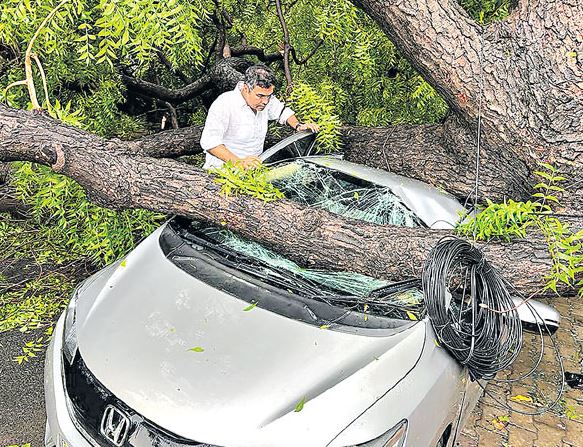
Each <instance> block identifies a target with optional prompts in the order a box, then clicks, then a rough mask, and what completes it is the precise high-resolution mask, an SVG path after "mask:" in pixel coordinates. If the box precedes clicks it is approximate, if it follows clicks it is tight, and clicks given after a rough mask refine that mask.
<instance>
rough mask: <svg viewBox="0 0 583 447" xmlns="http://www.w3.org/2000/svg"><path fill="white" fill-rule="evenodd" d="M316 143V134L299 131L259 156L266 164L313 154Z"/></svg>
mask: <svg viewBox="0 0 583 447" xmlns="http://www.w3.org/2000/svg"><path fill="white" fill-rule="evenodd" d="M315 143H316V134H315V133H313V132H310V131H304V132H297V133H295V134H293V135H291V136H289V137H287V138H285V139H283V140H281V141H280V142H279V143H277V144H275V145H273V146H271V147H270V148H269V149H267V150H266V151H265V152H263V153H262V154H261V155H260V156H259V158H260V159H261V161H262V162H263V163H264V164H267V165H269V164H272V163H275V162H277V161H280V160H287V159H291V158H297V157H305V156H307V155H311V153H312V151H313V150H314V145H315Z"/></svg>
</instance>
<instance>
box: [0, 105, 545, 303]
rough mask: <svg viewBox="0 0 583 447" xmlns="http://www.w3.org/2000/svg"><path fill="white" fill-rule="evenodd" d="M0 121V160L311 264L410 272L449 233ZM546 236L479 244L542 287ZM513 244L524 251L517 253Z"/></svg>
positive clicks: (522, 280) (512, 272)
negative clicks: (277, 195) (281, 196)
mask: <svg viewBox="0 0 583 447" xmlns="http://www.w3.org/2000/svg"><path fill="white" fill-rule="evenodd" d="M0 123H1V125H0V160H23V161H32V162H36V163H42V164H45V165H48V166H51V167H52V168H53V169H54V170H55V171H57V172H60V173H62V174H64V175H66V176H69V177H71V178H73V179H74V180H76V181H77V182H78V183H79V184H80V185H81V186H82V187H83V188H85V190H86V191H87V194H88V196H89V197H90V199H91V200H92V201H94V202H96V203H98V204H100V205H103V206H108V207H110V208H115V209H126V208H144V209H149V210H155V211H158V212H163V213H168V214H178V215H184V216H188V217H192V218H196V219H202V220H206V221H210V222H214V223H216V224H218V225H221V224H224V223H225V222H226V224H227V226H228V227H229V228H231V229H233V230H235V231H237V232H239V233H240V234H242V235H244V236H246V237H249V238H251V239H254V240H261V241H263V242H264V243H265V244H267V245H268V246H271V247H274V248H275V249H277V250H278V251H279V252H281V253H282V254H284V255H286V256H289V257H290V258H291V259H293V260H296V261H299V262H301V263H302V264H306V263H307V264H309V265H310V266H314V267H317V268H329V269H333V270H349V271H355V272H358V273H362V274H367V275H371V276H374V277H379V278H387V279H392V280H396V279H404V278H407V277H418V276H419V274H420V272H421V268H422V265H423V263H424V260H425V258H426V256H427V254H428V252H429V250H430V249H431V248H432V247H433V246H434V245H435V244H436V243H437V242H438V241H439V240H440V239H441V238H442V237H443V236H444V235H445V234H447V232H443V231H437V230H427V229H422V228H404V227H395V226H388V225H387V226H380V225H373V224H368V223H364V222H357V221H354V220H350V219H345V218H341V217H339V216H336V215H334V214H331V213H329V212H327V211H324V210H321V209H312V208H306V207H304V206H301V205H298V204H296V203H293V202H289V201H286V200H282V201H278V202H275V203H263V202H261V201H260V200H256V199H252V198H249V197H241V196H225V195H221V194H219V186H218V185H217V184H216V183H215V182H214V181H213V179H212V177H211V176H209V175H208V174H206V173H205V172H203V171H201V170H199V169H196V168H194V167H192V166H189V165H185V164H183V163H178V162H175V161H172V160H156V159H153V158H146V157H140V156H128V155H127V153H128V143H126V142H123V141H120V140H105V139H103V138H99V137H96V136H95V135H91V134H88V133H86V132H83V131H81V130H78V129H73V128H70V127H66V126H63V125H61V124H59V123H58V122H56V121H55V120H52V119H51V118H48V117H44V116H35V115H33V114H31V113H28V112H23V111H16V110H14V109H10V108H7V107H5V106H3V105H0ZM266 222H269V225H266V224H265V223H266ZM282 234H285V235H286V237H285V238H282V237H281V235H282ZM544 244H545V242H544V240H542V239H540V238H536V237H534V238H532V239H531V240H529V241H518V242H516V243H514V244H509V245H503V244H491V245H488V246H484V245H480V246H481V247H482V248H483V249H484V251H485V253H486V255H487V256H488V258H489V259H490V260H491V261H492V262H493V264H494V265H495V266H497V268H498V269H499V270H500V271H501V272H503V273H504V276H505V277H506V278H507V279H508V280H509V281H511V283H513V284H514V285H515V286H516V287H517V288H518V290H521V291H523V292H525V293H528V292H532V291H534V290H539V289H540V286H541V279H542V277H543V276H544V274H545V273H546V272H547V271H548V268H549V258H548V256H545V250H544ZM517 253H519V254H520V256H521V257H522V258H519V259H517ZM520 259H524V260H525V261H524V262H521V261H520ZM526 271H528V274H526V273H525V272H526Z"/></svg>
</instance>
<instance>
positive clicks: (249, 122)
mask: <svg viewBox="0 0 583 447" xmlns="http://www.w3.org/2000/svg"><path fill="white" fill-rule="evenodd" d="M242 87H243V82H239V83H238V84H237V86H236V87H235V89H234V90H232V91H230V92H225V93H223V94H221V95H220V96H219V97H218V98H217V99H216V100H215V102H213V103H212V105H211V106H210V108H209V113H208V115H207V117H206V122H205V124H204V130H203V131H202V136H201V137H200V146H201V147H202V148H203V149H204V151H205V152H206V160H205V164H204V169H209V168H215V167H220V166H222V165H223V163H224V162H223V161H222V160H221V159H219V158H217V157H215V156H213V155H211V154H209V153H208V150H210V149H213V148H215V147H217V146H219V145H220V144H224V145H225V146H226V148H227V149H229V150H230V151H231V152H232V153H233V154H235V155H236V156H238V157H247V156H249V155H255V156H259V155H260V154H261V153H262V152H263V144H264V143H265V135H267V121H268V120H278V121H279V123H280V124H285V123H286V122H287V120H288V118H289V117H290V116H292V115H293V114H294V111H293V110H291V109H290V108H289V107H285V104H283V103H282V102H281V101H280V100H279V99H277V98H276V97H275V96H272V97H271V99H270V101H269V102H268V103H267V106H266V107H265V108H264V109H263V110H261V111H258V112H257V113H255V112H253V110H252V109H251V107H249V106H248V105H247V103H246V102H245V98H243V95H242V94H241V88H242Z"/></svg>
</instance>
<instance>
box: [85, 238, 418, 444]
mask: <svg viewBox="0 0 583 447" xmlns="http://www.w3.org/2000/svg"><path fill="white" fill-rule="evenodd" d="M157 233H158V232H156V233H155V234H154V235H152V236H151V237H150V238H148V239H147V240H146V241H145V242H144V243H142V244H141V245H140V246H139V247H138V248H137V249H136V250H134V251H133V252H132V253H131V254H130V255H129V256H128V257H127V259H126V261H125V263H124V266H122V265H121V264H120V265H119V266H118V267H117V268H116V270H115V271H114V272H113V273H112V275H111V277H110V278H109V279H108V281H107V282H106V283H105V285H104V286H103V288H102V289H101V290H100V291H99V293H98V295H97V296H96V297H95V299H94V300H88V299H86V298H85V297H83V300H80V301H79V304H78V309H77V315H78V316H77V318H78V320H77V325H78V340H79V349H80V352H81V355H82V357H83V359H84V360H85V363H86V364H87V366H88V367H89V369H90V370H91V371H92V373H93V374H94V375H95V376H96V377H97V378H98V379H99V380H100V382H102V383H103V384H104V385H105V386H106V387H107V388H108V389H109V390H111V391H112V392H113V393H114V394H115V395H116V396H117V397H118V398H120V399H121V400H122V401H124V402H125V403H126V404H128V405H129V406H130V407H132V408H133V409H135V410H136V411H138V412H139V413H141V414H142V415H143V416H145V417H146V418H148V419H150V420H152V421H153V422H155V423H157V424H159V425H160V426H162V427H165V428H166V429H168V430H170V431H172V432H174V433H175V434H177V435H180V436H184V437H186V438H189V439H195V440H197V441H199V442H208V443H213V444H217V445H225V446H241V447H243V446H258V447H259V446H266V447H267V446H273V445H275V444H274V442H277V443H278V444H277V445H281V446H297V445H305V446H322V445H326V444H327V443H328V442H329V441H330V439H332V438H333V437H334V436H335V435H336V434H337V433H339V432H340V431H341V430H342V429H344V428H345V427H346V426H347V425H348V424H349V423H350V422H351V421H352V420H354V419H355V418H356V417H357V416H358V415H359V414H360V413H361V412H362V411H363V410H364V409H366V408H367V407H369V406H370V405H372V404H373V403H374V402H375V401H376V400H377V399H378V397H379V395H381V394H382V393H383V392H384V391H386V390H385V389H384V388H385V387H386V386H387V383H394V382H396V381H397V380H398V379H400V378H401V377H403V376H404V375H405V374H406V372H407V371H408V370H409V369H411V368H412V366H413V365H414V363H415V362H416V361H417V359H418V358H419V356H420V354H421V347H422V343H421V341H422V340H423V338H424V334H425V324H418V325H415V326H413V327H412V328H411V329H408V330H405V331H403V332H400V333H399V332H395V333H394V335H392V336H384V337H366V336H359V335H353V334H347V333H344V332H340V331H334V330H324V329H320V328H318V327H317V326H312V325H309V324H305V323H301V322H298V321H294V320H291V319H288V318H285V317H282V316H280V315H277V314H274V313H271V312H268V311H266V310H264V309H261V307H260V304H259V306H258V307H256V308H254V309H253V310H252V311H247V312H246V311H243V309H244V308H245V307H246V306H247V305H248V304H247V303H246V302H245V301H243V300H240V299H238V298H236V297H233V296H230V295H226V294H224V293H222V292H220V291H218V290H216V289H213V288H211V287H209V286H207V285H206V284H204V283H202V282H200V281H198V280H196V279H194V278H193V277H191V276H189V275H188V274H186V273H184V272H183V271H181V270H179V269H178V268H177V267H176V266H174V265H173V264H172V263H171V262H169V261H168V260H167V259H166V258H165V257H164V255H163V253H162V251H161V249H160V247H159V245H158V234H157ZM161 283H163V284H164V285H163V286H160V284H161ZM193 347H202V348H203V349H204V351H203V352H193V351H189V349H190V348H193ZM362 383H367V384H368V386H367V387H366V388H363V387H362V385H361V384H362ZM346 396H350V405H343V403H345V402H346ZM302 399H305V400H306V405H305V407H304V409H303V410H302V411H301V412H299V413H297V412H294V409H295V407H296V405H297V403H298V402H300V401H301V400H302ZM193 421H196V423H193ZM225 425H227V426H228V427H229V430H224V429H223V427H224V426H225ZM386 428H389V427H385V430H386Z"/></svg>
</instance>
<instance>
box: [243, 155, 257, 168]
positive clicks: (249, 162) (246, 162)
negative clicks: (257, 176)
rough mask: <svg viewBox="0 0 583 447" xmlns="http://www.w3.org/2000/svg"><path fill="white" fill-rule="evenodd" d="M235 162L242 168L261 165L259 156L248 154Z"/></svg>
mask: <svg viewBox="0 0 583 447" xmlns="http://www.w3.org/2000/svg"><path fill="white" fill-rule="evenodd" d="M237 164H238V165H240V166H241V167H242V168H243V169H249V168H257V167H258V166H259V165H261V160H260V159H259V157H255V156H253V155H249V156H247V157H243V158H240V159H239V160H237Z"/></svg>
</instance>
